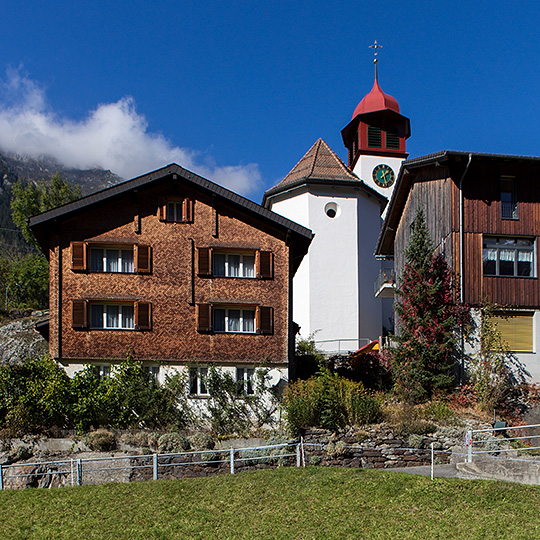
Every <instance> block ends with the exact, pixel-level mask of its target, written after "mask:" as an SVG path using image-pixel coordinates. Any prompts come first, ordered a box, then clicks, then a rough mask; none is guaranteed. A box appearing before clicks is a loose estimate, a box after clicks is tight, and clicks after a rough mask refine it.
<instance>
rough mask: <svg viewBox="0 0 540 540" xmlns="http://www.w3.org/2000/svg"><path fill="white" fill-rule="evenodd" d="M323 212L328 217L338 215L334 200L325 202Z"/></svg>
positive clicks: (337, 207)
mask: <svg viewBox="0 0 540 540" xmlns="http://www.w3.org/2000/svg"><path fill="white" fill-rule="evenodd" d="M324 213H325V214H326V215H327V216H328V217H329V218H335V217H338V216H339V214H340V209H339V206H338V205H337V204H336V203H335V202H329V203H326V206H325V207H324Z"/></svg>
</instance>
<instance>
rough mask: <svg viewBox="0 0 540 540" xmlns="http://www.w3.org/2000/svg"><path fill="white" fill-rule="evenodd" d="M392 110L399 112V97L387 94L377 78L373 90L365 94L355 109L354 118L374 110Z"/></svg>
mask: <svg viewBox="0 0 540 540" xmlns="http://www.w3.org/2000/svg"><path fill="white" fill-rule="evenodd" d="M384 110H391V111H394V112H397V113H399V104H398V102H397V99H396V98H394V97H392V96H390V95H388V94H385V93H384V92H383V91H382V90H381V87H380V86H379V81H378V80H377V79H375V82H374V83H373V88H372V89H371V92H370V93H369V94H367V95H366V96H364V98H363V99H362V101H361V102H360V103H359V104H358V105H357V106H356V109H354V113H353V115H352V117H353V119H354V118H356V116H357V115H359V114H365V113H369V112H374V111H384Z"/></svg>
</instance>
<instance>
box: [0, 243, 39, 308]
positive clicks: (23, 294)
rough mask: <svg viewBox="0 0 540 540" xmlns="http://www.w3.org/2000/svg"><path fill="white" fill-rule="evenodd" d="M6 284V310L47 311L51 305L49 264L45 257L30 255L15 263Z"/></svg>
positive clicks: (10, 267)
mask: <svg viewBox="0 0 540 540" xmlns="http://www.w3.org/2000/svg"><path fill="white" fill-rule="evenodd" d="M5 282H6V285H5V290H6V291H7V293H6V306H5V307H6V309H7V308H8V307H9V306H17V307H18V308H23V309H26V308H35V309H45V308H46V307H47V306H48V305H49V264H48V263H47V259H45V257H44V256H43V255H37V254H34V253H30V254H29V255H25V256H24V257H21V258H20V259H18V260H15V261H13V262H12V263H11V264H10V266H9V268H8V270H7V272H6V279H5Z"/></svg>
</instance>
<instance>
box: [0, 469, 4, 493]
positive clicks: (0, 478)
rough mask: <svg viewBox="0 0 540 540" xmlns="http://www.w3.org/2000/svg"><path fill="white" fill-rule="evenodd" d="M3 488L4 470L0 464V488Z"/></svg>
mask: <svg viewBox="0 0 540 540" xmlns="http://www.w3.org/2000/svg"><path fill="white" fill-rule="evenodd" d="M3 489H4V471H3V469H2V465H0V490H3Z"/></svg>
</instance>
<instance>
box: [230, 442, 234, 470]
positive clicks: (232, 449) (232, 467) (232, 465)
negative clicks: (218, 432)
mask: <svg viewBox="0 0 540 540" xmlns="http://www.w3.org/2000/svg"><path fill="white" fill-rule="evenodd" d="M230 454H231V474H234V448H231V451H230Z"/></svg>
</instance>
